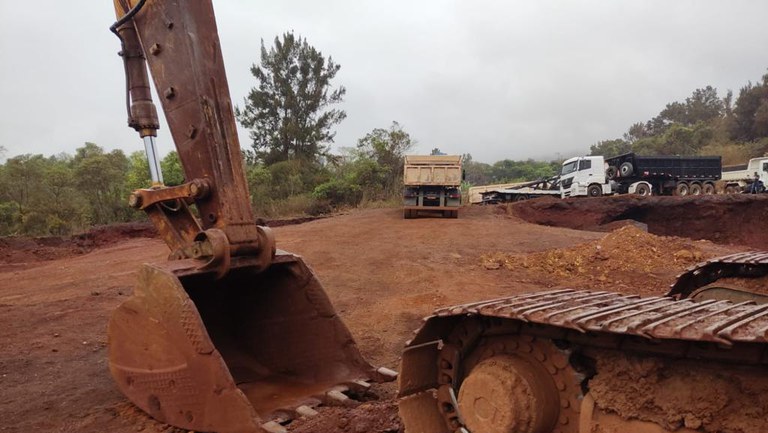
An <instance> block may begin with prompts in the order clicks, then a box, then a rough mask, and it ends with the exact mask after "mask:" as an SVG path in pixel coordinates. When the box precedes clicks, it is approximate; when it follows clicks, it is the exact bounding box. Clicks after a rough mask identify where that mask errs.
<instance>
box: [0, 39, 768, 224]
mask: <svg viewBox="0 0 768 433" xmlns="http://www.w3.org/2000/svg"><path fill="white" fill-rule="evenodd" d="M339 69H340V65H338V64H336V63H334V61H333V60H332V59H331V58H330V57H328V58H325V57H324V56H323V55H322V53H321V52H320V51H318V50H316V49H315V48H314V47H312V46H310V45H309V44H308V43H307V41H306V40H305V39H303V38H301V37H296V36H294V34H293V33H285V34H283V35H282V38H280V37H278V38H275V40H274V46H272V47H270V48H269V49H267V48H266V47H265V46H264V43H263V41H262V46H261V64H260V65H254V66H253V67H252V68H251V72H252V73H253V75H254V77H255V78H256V80H257V81H258V84H257V87H255V88H253V89H251V91H250V92H249V94H248V96H247V97H246V99H245V105H244V107H243V108H242V109H240V108H236V110H235V111H236V115H237V118H238V120H239V122H240V123H241V124H242V125H243V126H245V127H246V128H248V129H250V137H251V139H252V143H251V146H250V148H248V149H246V150H244V152H243V158H244V162H245V171H246V176H247V182H248V186H249V190H250V193H251V203H252V206H253V208H254V211H255V213H256V214H257V215H259V216H266V217H275V216H286V215H294V214H305V213H306V214H317V213H322V212H327V211H330V210H332V209H334V208H339V207H346V206H361V205H363V206H375V205H376V204H377V203H389V204H394V203H397V202H399V199H400V194H401V189H402V167H403V157H404V155H405V154H406V153H409V152H411V151H412V150H413V147H414V145H415V144H416V141H415V140H414V139H413V138H412V137H411V136H410V134H409V133H408V132H406V131H405V130H404V129H403V127H402V126H401V125H400V124H399V123H398V122H392V124H391V125H389V126H388V127H385V128H375V129H373V130H372V131H370V132H369V133H367V134H365V135H364V136H363V137H361V138H360V139H359V140H358V141H357V144H356V146H354V147H349V148H342V150H341V152H340V153H339V154H331V153H330V151H329V145H330V143H332V142H333V138H334V135H335V132H334V131H333V127H334V126H335V125H337V124H339V123H340V122H341V121H342V120H344V118H345V117H346V113H345V112H344V111H343V110H339V109H334V108H331V107H332V106H333V105H334V104H337V103H339V102H341V101H342V99H343V97H344V94H345V93H346V89H345V88H344V87H343V86H338V87H337V88H335V89H334V88H333V87H332V85H331V81H332V80H333V79H334V77H335V76H336V73H337V72H338V71H339ZM590 150H591V153H592V154H593V155H604V156H615V155H618V154H621V153H625V152H629V151H635V152H638V153H640V154H661V155H704V154H710V155H711V154H714V155H722V156H723V162H724V163H725V164H730V163H743V162H746V160H747V159H748V158H749V157H754V156H758V155H762V154H764V153H765V152H766V151H768V74H766V75H765V76H763V78H762V81H761V82H759V83H751V82H750V83H748V84H747V85H746V86H744V87H742V88H741V89H740V91H739V94H738V97H737V98H736V100H735V101H733V95H732V93H731V92H728V93H727V94H726V95H725V96H724V97H720V96H718V93H717V90H716V89H715V88H713V87H710V86H707V87H705V88H703V89H696V90H695V91H694V92H693V93H692V94H691V96H690V97H688V98H686V99H685V101H683V102H672V103H669V104H667V105H666V107H665V108H664V109H663V110H662V111H661V112H660V113H659V114H658V115H657V116H655V117H653V118H652V119H650V120H648V121H646V122H638V123H635V124H633V125H631V126H630V127H629V129H628V130H627V132H626V133H625V134H624V135H623V137H621V138H614V139H607V140H603V141H599V142H597V143H595V144H594V145H592V146H591V148H590ZM5 154H6V149H5V148H4V147H2V146H0V157H5V156H6V155H5ZM431 154H433V155H441V154H444V153H443V152H441V150H440V149H439V148H437V147H435V148H433V149H432V151H431ZM561 162H562V161H551V162H542V161H534V160H527V161H514V160H510V159H504V160H501V161H497V162H495V163H493V164H487V163H484V162H477V161H474V160H473V158H472V156H471V155H470V154H468V153H467V154H464V155H463V163H464V170H465V185H464V186H465V187H467V186H469V185H486V184H493V183H508V182H517V181H521V180H534V179H541V178H546V177H550V176H554V175H556V174H557V173H558V172H559V169H560V164H561ZM161 167H162V170H163V174H164V179H165V183H166V184H167V185H178V184H181V183H183V182H184V173H183V170H182V167H181V164H180V162H179V158H178V155H177V154H176V152H171V153H170V154H168V155H167V156H166V157H165V158H163V160H162V161H161ZM148 185H150V179H149V167H148V165H147V161H146V159H145V157H144V154H143V153H142V152H135V153H132V154H130V155H127V156H126V155H125V154H124V153H123V152H122V151H120V150H114V151H111V152H106V151H105V150H104V149H103V148H102V147H100V146H98V145H96V144H94V143H85V145H84V146H82V147H80V148H78V149H76V150H75V153H74V155H69V154H59V155H54V156H48V157H46V156H43V155H32V154H25V155H19V156H14V157H11V158H10V159H7V160H6V161H5V163H4V164H1V165H0V235H14V234H25V235H64V234H69V233H72V232H75V231H79V230H82V229H85V228H87V227H89V226H91V225H95V224H108V223H113V222H123V221H130V220H135V219H143V218H144V214H143V213H141V212H137V211H135V210H133V209H130V208H129V207H128V206H127V204H126V197H127V196H128V194H129V193H130V191H132V190H134V189H138V188H144V187H147V186H148Z"/></svg>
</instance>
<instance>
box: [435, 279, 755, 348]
mask: <svg viewBox="0 0 768 433" xmlns="http://www.w3.org/2000/svg"><path fill="white" fill-rule="evenodd" d="M466 314H478V315H481V316H485V317H497V318H502V319H515V320H519V321H522V322H525V323H528V324H531V325H536V324H538V325H546V326H555V327H558V328H561V329H563V330H571V331H576V332H578V333H582V334H588V333H598V334H602V335H611V334H613V335H617V336H637V337H642V338H643V339H647V340H660V341H663V340H670V341H688V342H712V343H719V344H723V345H728V346H730V345H733V344H734V343H767V342H768V305H755V304H754V303H751V302H740V303H731V302H728V301H714V300H709V301H704V302H695V301H692V300H688V299H684V300H680V301H675V300H674V299H672V298H669V297H649V298H641V297H640V296H635V295H621V294H618V293H613V292H592V291H577V290H571V289H563V290H554V291H549V292H542V293H535V294H529V295H521V296H513V297H510V298H505V299H498V300H493V301H487V302H480V303H474V304H465V305H460V306H456V307H450V308H445V309H440V310H437V311H436V312H435V316H437V317H441V316H448V315H466ZM765 348H768V345H766V346H765ZM763 361H765V362H768V358H766V359H763Z"/></svg>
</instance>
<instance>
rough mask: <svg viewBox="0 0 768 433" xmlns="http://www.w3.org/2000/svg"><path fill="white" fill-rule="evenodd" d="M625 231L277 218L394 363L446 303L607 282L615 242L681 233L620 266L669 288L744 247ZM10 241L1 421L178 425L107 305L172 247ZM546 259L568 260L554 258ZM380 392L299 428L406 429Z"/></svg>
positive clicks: (634, 278)
mask: <svg viewBox="0 0 768 433" xmlns="http://www.w3.org/2000/svg"><path fill="white" fill-rule="evenodd" d="M625 231H626V233H623V234H621V236H619V237H617V238H606V239H602V238H603V237H604V236H606V234H605V233H599V232H592V231H577V230H572V229H567V228H557V227H546V226H540V225H534V224H529V223H526V222H524V221H523V220H521V219H519V218H517V217H515V216H512V215H510V214H508V213H507V212H506V211H505V208H504V207H484V208H469V209H465V210H463V212H462V214H461V217H460V218H459V219H456V220H452V219H441V218H420V219H415V220H403V219H402V215H401V211H400V210H399V209H374V210H363V211H355V212H352V213H350V214H347V215H341V216H337V217H333V218H327V219H322V220H316V221H311V222H308V223H305V224H301V225H291V226H283V227H278V228H275V232H276V236H277V240H278V247H279V248H281V249H284V250H288V251H291V252H293V253H296V254H300V255H302V256H304V258H305V260H306V262H307V263H308V264H309V265H310V266H311V267H312V268H314V269H315V271H316V272H317V274H318V276H319V278H320V280H321V281H322V283H323V284H324V286H325V289H326V291H327V292H328V294H329V296H330V298H331V300H332V301H333V303H334V305H335V306H336V309H337V310H338V312H339V313H340V315H341V317H342V318H343V320H344V321H345V322H346V324H347V326H348V327H349V328H350V330H351V331H352V333H353V335H354V336H355V338H356V339H357V342H358V345H359V346H360V348H361V350H362V352H363V354H364V355H365V356H366V357H367V358H368V359H369V360H370V361H371V362H372V363H373V364H375V365H379V366H386V367H389V368H393V369H396V368H397V367H398V361H399V360H398V358H399V353H400V351H401V348H402V346H403V343H404V342H405V340H407V339H408V338H409V337H410V335H411V332H412V331H413V330H414V329H416V328H417V327H418V326H419V324H420V320H421V318H422V317H424V316H426V315H428V314H429V313H430V312H431V311H432V310H433V309H435V308H436V307H441V306H446V305H451V304H457V303H464V302H469V301H474V300H480V299H488V298H494V297H500V296H505V295H510V294H515V293H520V292H528V291H536V290H541V288H542V287H552V286H558V285H564V284H565V285H580V284H584V285H589V284H590V282H591V283H594V282H598V283H599V284H602V285H603V286H611V285H612V284H614V283H615V281H610V280H605V279H601V278H607V277H605V275H606V271H605V269H608V268H605V266H609V265H610V263H605V260H604V259H603V258H601V257H600V254H604V251H606V249H608V248H613V245H614V244H616V245H619V247H617V248H619V249H621V242H624V243H625V244H626V243H627V242H636V243H641V244H647V243H649V242H660V244H663V245H666V246H669V245H671V247H669V248H661V249H660V250H658V251H656V252H655V253H653V254H652V255H651V256H648V257H645V256H643V257H642V258H641V259H642V260H646V262H647V263H648V264H652V262H651V260H656V259H659V260H660V263H661V262H663V263H664V266H662V267H661V268H658V269H654V270H653V272H652V273H646V272H645V271H642V270H641V271H640V272H630V270H629V269H623V270H622V273H621V275H622V277H621V278H622V280H621V284H620V289H621V290H624V291H627V292H632V291H633V290H635V291H636V292H643V293H649V292H650V293H663V292H664V291H665V290H666V288H667V286H668V284H670V283H671V282H672V280H673V279H674V275H675V274H676V273H677V272H679V271H680V270H682V269H683V268H684V267H685V266H688V265H690V264H691V263H692V262H693V261H695V259H698V258H706V257H711V256H714V255H719V254H724V253H728V252H734V251H738V250H740V249H741V248H739V247H728V246H721V245H715V244H712V243H710V242H708V241H699V242H692V241H688V240H680V239H671V238H666V239H661V240H659V238H657V237H655V236H651V235H648V234H646V233H643V232H640V231H632V230H629V231H627V230H625ZM601 239H602V240H601ZM612 242H613V243H612ZM598 247H599V248H598ZM14 248H16V247H14V246H13V245H10V244H7V243H6V244H0V257H11V256H13V257H16V259H14V260H12V261H8V260H7V261H6V262H5V264H0V320H1V321H2V328H1V329H2V332H0V347H2V348H3V349H2V352H1V353H0V419H2V422H0V432H9V433H10V432H14V433H15V432H31V431H46V432H83V433H96V432H104V431H109V432H136V431H145V432H176V431H180V430H176V429H173V428H171V427H168V426H166V425H163V424H160V423H157V422H155V421H153V420H152V419H150V418H148V417H146V416H145V415H144V414H143V413H141V412H140V411H138V410H137V409H134V408H133V406H132V405H130V404H129V403H128V402H127V401H126V400H125V399H124V397H122V395H121V394H120V393H119V392H118V391H117V388H116V387H115V386H114V385H113V383H112V379H111V377H110V376H109V372H108V369H107V365H106V343H107V342H106V324H107V321H108V319H109V315H110V312H111V311H112V310H113V309H114V308H115V307H117V305H118V304H119V303H120V302H122V301H123V300H124V299H126V298H127V296H128V295H129V294H130V292H131V287H132V285H133V282H134V276H135V273H136V271H137V270H138V268H139V266H140V265H141V263H143V262H151V261H161V260H164V258H165V256H166V255H167V249H166V247H165V245H164V244H163V243H162V242H161V241H159V240H157V239H151V238H135V239H128V240H123V241H119V242H117V243H115V244H112V245H109V246H102V247H99V248H98V249H96V250H94V251H91V252H89V253H86V254H75V253H80V252H82V251H74V252H70V253H67V254H64V253H61V254H59V253H57V254H50V255H49V256H48V257H45V258H49V257H54V259H53V260H39V259H30V260H28V261H26V262H25V261H23V260H20V259H19V255H18V254H17V255H14V254H12V253H13V251H12V250H13V249H14ZM596 251H597V252H596ZM617 251H618V250H617ZM622 251H623V250H622ZM680 251H684V252H685V253H684V254H682V253H681V254H680V257H678V253H679V252H680ZM73 254H74V255H73ZM537 254H538V255H537ZM541 260H544V261H546V263H548V266H553V267H554V268H553V269H555V268H557V269H561V268H563V269H570V270H571V271H569V272H566V273H564V274H563V273H557V272H549V271H546V269H547V268H546V267H542V266H539V265H537V263H540V261H541ZM620 261H621V262H627V259H626V257H623V256H622V257H621V258H620ZM579 263H581V264H584V263H586V264H587V266H581V265H579ZM590 263H592V264H593V265H590ZM595 264H596V265H595ZM649 266H650V265H649ZM580 269H581V270H582V271H580ZM638 269H643V268H638ZM542 270H544V271H542ZM651 274H652V275H651ZM635 283H636V285H635ZM638 287H642V290H640V289H638ZM374 394H375V397H376V398H378V400H374V401H372V402H368V403H364V404H363V405H362V406H360V407H358V408H356V409H354V410H349V409H341V408H327V409H323V410H321V413H320V415H319V416H317V417H315V418H314V419H311V420H298V421H295V422H294V423H292V424H291V425H289V429H290V430H292V431H297V432H309V431H313V432H320V433H322V432H356V431H359V432H363V431H366V432H386V431H397V429H398V428H399V427H400V423H399V419H398V418H397V413H396V408H395V405H394V402H393V395H394V384H387V385H384V386H378V387H376V388H375V389H374Z"/></svg>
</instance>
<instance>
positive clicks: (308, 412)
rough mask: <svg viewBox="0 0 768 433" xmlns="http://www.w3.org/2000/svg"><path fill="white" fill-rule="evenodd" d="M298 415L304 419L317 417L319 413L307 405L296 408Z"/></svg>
mask: <svg viewBox="0 0 768 433" xmlns="http://www.w3.org/2000/svg"><path fill="white" fill-rule="evenodd" d="M296 413H297V414H298V415H299V416H304V417H312V416H315V415H317V411H316V410H314V409H312V408H311V407H309V406H306V405H302V406H299V407H297V408H296Z"/></svg>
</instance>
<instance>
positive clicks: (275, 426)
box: [261, 421, 288, 433]
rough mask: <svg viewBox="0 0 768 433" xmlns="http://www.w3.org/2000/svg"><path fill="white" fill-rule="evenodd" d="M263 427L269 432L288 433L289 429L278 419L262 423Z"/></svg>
mask: <svg viewBox="0 0 768 433" xmlns="http://www.w3.org/2000/svg"><path fill="white" fill-rule="evenodd" d="M261 429H262V430H263V431H265V432H267V433H288V430H287V429H286V428H285V427H283V426H282V425H280V423H278V422H276V421H270V422H266V423H264V424H262V425H261Z"/></svg>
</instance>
